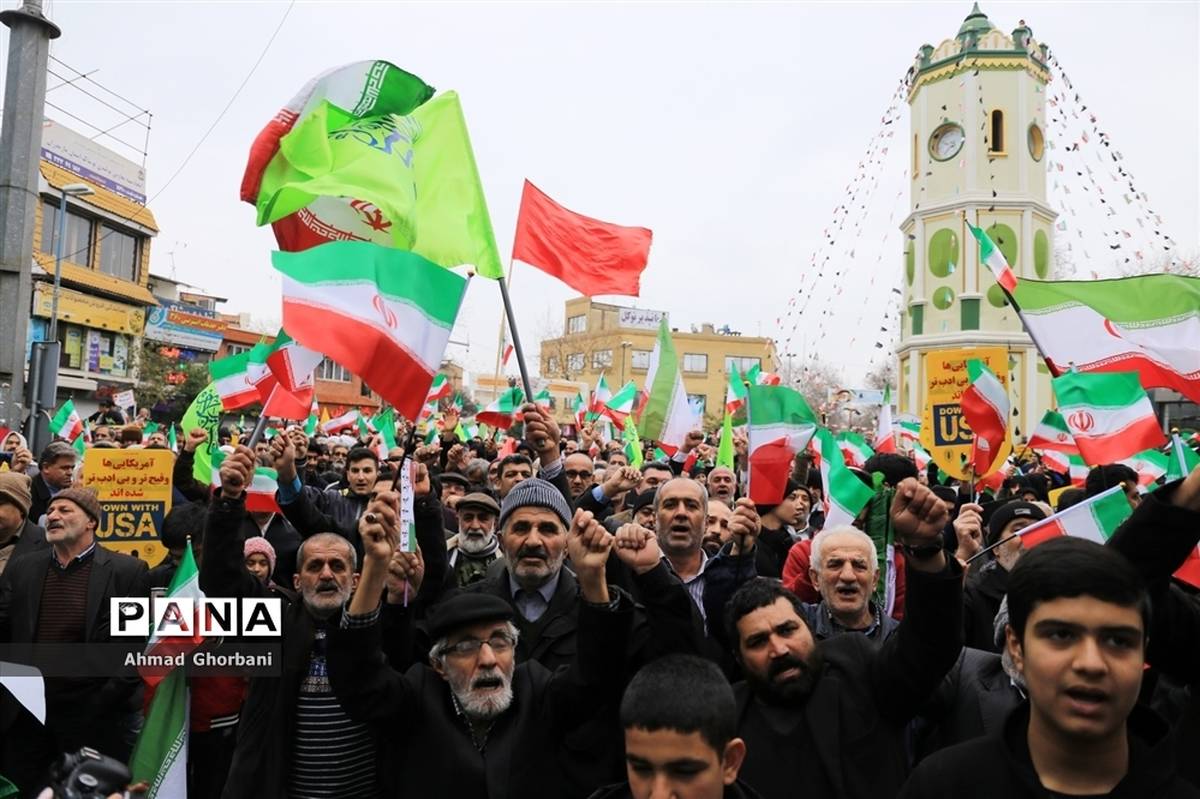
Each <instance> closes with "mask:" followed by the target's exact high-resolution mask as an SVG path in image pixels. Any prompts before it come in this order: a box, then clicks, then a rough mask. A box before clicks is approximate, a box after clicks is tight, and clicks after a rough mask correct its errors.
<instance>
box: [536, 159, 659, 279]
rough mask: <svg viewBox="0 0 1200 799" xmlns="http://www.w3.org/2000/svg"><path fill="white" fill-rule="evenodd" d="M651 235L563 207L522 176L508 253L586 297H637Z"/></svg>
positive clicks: (647, 230) (638, 229)
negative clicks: (519, 196) (510, 251)
mask: <svg viewBox="0 0 1200 799" xmlns="http://www.w3.org/2000/svg"><path fill="white" fill-rule="evenodd" d="M652 235H653V234H652V233H651V232H650V230H649V229H648V228H643V227H623V226H621V225H614V224H611V223H609V222H601V221H600V220H598V219H592V218H591V217H587V216H582V215H580V214H577V213H575V212H574V211H570V210H567V209H566V208H563V207H562V206H561V205H559V204H558V203H556V202H554V200H551V199H550V198H549V197H547V196H546V195H545V194H543V193H542V192H541V190H540V189H538V187H537V186H534V185H533V184H532V183H530V182H529V181H528V180H527V181H525V190H524V191H523V192H521V212H520V215H519V216H518V218H517V234H516V238H515V240H514V241H513V255H512V257H513V259H514V260H517V261H524V262H525V263H527V264H529V265H530V266H534V267H537V268H538V269H540V270H542V271H543V272H545V273H546V274H548V275H553V276H554V277H556V278H558V279H559V280H561V281H562V282H564V283H566V284H567V285H568V286H570V287H571V288H573V289H575V290H576V291H578V292H579V293H581V294H584V295H586V296H588V297H594V296H596V295H597V294H623V295H627V296H631V297H636V296H638V292H639V285H638V284H639V281H640V279H641V274H642V270H643V269H645V268H646V259H647V258H648V257H649V256H650V239H651V236H652Z"/></svg>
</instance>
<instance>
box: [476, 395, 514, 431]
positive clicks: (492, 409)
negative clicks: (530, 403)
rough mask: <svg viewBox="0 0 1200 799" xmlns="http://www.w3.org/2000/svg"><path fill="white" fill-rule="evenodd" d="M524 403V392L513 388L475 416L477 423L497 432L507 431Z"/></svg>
mask: <svg viewBox="0 0 1200 799" xmlns="http://www.w3.org/2000/svg"><path fill="white" fill-rule="evenodd" d="M524 401H525V394H524V392H522V391H521V389H520V387H518V386H513V387H512V388H510V389H509V390H508V391H505V392H504V393H503V394H501V395H500V396H499V397H496V399H494V400H492V401H491V402H490V403H488V406H487V407H486V408H484V409H483V410H481V411H480V412H479V413H477V414H475V421H476V422H478V423H479V424H486V425H489V426H491V427H494V428H496V429H497V430H507V429H508V428H510V427H512V425H513V420H514V419H515V418H516V415H517V411H519V410H520V409H521V403H522V402H524Z"/></svg>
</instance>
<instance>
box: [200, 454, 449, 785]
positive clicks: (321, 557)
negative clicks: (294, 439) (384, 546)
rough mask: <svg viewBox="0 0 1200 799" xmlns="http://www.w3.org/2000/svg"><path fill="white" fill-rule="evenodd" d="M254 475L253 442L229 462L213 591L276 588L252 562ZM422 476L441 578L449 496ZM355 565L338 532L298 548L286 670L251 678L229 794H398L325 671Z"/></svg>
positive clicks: (429, 560)
mask: <svg viewBox="0 0 1200 799" xmlns="http://www.w3.org/2000/svg"><path fill="white" fill-rule="evenodd" d="M277 438H286V437H285V436H278V437H277ZM253 475H254V453H253V452H252V451H251V450H250V449H248V448H247V447H245V446H238V447H237V448H236V449H235V450H234V451H233V452H232V453H231V454H230V455H228V456H227V457H226V458H225V460H224V461H223V462H222V463H221V471H220V478H221V488H220V490H219V491H218V492H217V494H216V495H215V496H214V497H213V501H212V505H211V507H210V509H209V514H208V525H207V529H206V531H205V535H204V546H205V551H204V560H203V562H202V563H201V564H200V588H201V590H203V591H204V592H205V594H206V595H207V596H220V597H269V596H276V595H277V594H275V593H273V592H271V590H270V588H269V587H268V586H266V585H264V584H263V583H262V582H261V581H260V580H258V579H257V578H255V577H254V576H253V575H251V574H250V572H249V571H248V570H247V569H246V567H245V527H244V525H243V521H244V519H245V518H246V504H245V490H246V487H247V486H248V485H249V484H250V481H251V479H252V477H253ZM414 482H415V485H414V493H415V494H416V498H415V501H414V511H415V520H416V537H417V543H418V544H419V545H420V547H421V550H422V552H423V553H424V558H425V574H426V575H427V577H428V579H429V580H430V582H432V583H439V584H440V583H441V582H442V580H443V578H444V575H445V568H446V560H445V557H446V556H445V552H446V547H445V538H444V537H443V535H442V514H441V505H440V504H439V503H438V502H437V500H436V499H435V498H433V497H431V496H429V488H430V487H429V475H428V472H427V471H423V472H421V473H420V474H419V475H418V479H417V480H416V481H414ZM357 571H358V558H357V555H356V553H355V550H354V547H353V546H352V545H351V544H350V542H349V541H348V540H347V539H346V538H345V537H344V536H342V535H340V534H339V533H335V532H318V533H316V534H314V535H310V536H309V537H308V538H306V539H305V540H304V542H303V543H302V544H301V545H300V548H299V549H298V550H297V552H296V575H295V577H294V578H293V579H294V582H293V585H294V586H295V589H296V591H297V592H298V593H299V595H300V596H299V598H298V600H297V601H291V602H289V601H286V600H285V601H284V607H283V620H282V639H281V640H282V653H281V659H282V674H281V675H280V676H277V677H254V678H252V679H251V680H250V687H249V692H248V693H247V696H246V702H245V704H244V706H243V708H242V716H241V722H240V727H239V730H238V742H237V748H236V749H235V751H234V754H233V763H232V765H231V766H230V769H229V778H228V780H227V783H226V787H225V793H224V799H239V798H240V797H246V798H247V799H250V797H259V796H272V797H284V796H286V797H294V796H314V795H316V796H339V797H376V796H391V795H394V782H393V780H394V776H395V775H394V773H393V772H392V770H391V769H390V767H389V764H390V761H389V760H388V758H383V757H380V756H379V755H380V753H381V750H380V749H379V748H378V745H379V730H377V729H375V728H374V727H372V726H370V725H367V724H364V723H362V722H361V721H358V720H355V719H353V718H351V717H350V715H349V714H348V713H347V712H346V709H345V708H344V707H343V705H342V704H341V702H340V701H339V700H338V697H337V696H335V694H334V692H333V689H332V688H331V687H330V683H329V679H328V676H327V664H326V652H327V640H328V636H329V631H330V628H331V627H332V626H336V624H337V623H338V621H339V619H340V614H341V612H342V608H343V607H344V605H345V604H346V602H347V601H348V600H349V599H350V596H351V594H352V593H353V592H354V587H355V585H356V584H357V582H358V574H357Z"/></svg>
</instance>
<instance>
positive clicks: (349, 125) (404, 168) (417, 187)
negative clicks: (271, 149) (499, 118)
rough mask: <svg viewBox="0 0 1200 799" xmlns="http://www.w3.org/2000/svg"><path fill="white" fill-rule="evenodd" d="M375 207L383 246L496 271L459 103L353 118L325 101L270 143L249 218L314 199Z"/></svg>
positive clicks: (265, 219) (281, 212) (494, 274)
mask: <svg viewBox="0 0 1200 799" xmlns="http://www.w3.org/2000/svg"><path fill="white" fill-rule="evenodd" d="M322 196H332V197H352V198H354V199H356V200H360V201H363V202H366V203H370V204H371V205H373V206H375V208H377V209H378V211H379V212H380V213H381V214H382V219H381V220H380V224H381V225H385V224H386V225H387V226H388V230H389V232H390V234H391V240H392V245H393V246H394V247H396V248H397V249H402V250H409V251H411V252H415V253H417V254H418V255H421V256H422V257H424V258H426V259H427V260H430V261H433V262H434V263H436V264H438V265H439V266H445V267H453V266H459V265H462V264H471V265H472V266H474V268H475V271H476V272H478V273H479V274H480V275H483V276H484V277H490V278H496V279H499V278H501V277H503V274H504V270H503V267H502V265H501V261H500V253H499V250H498V249H497V247H496V237H495V235H494V233H493V231H492V221H491V216H490V215H489V214H488V209H487V200H486V199H485V197H484V194H483V186H482V184H481V183H480V180H479V171H478V169H477V168H476V165H475V154H474V151H473V150H472V149H471V140H470V136H469V135H468V134H467V125H466V121H465V120H464V118H463V113H462V106H461V105H460V103H459V99H458V95H457V94H456V93H455V92H444V93H442V94H440V95H438V96H437V97H434V98H433V99H432V100H429V101H428V102H426V103H424V104H423V105H421V106H419V107H417V108H416V109H414V110H413V112H412V113H411V114H408V115H407V116H397V115H393V114H383V115H379V116H369V117H363V118H355V117H354V116H353V115H352V114H351V113H349V112H347V111H345V110H344V109H341V108H339V107H337V106H335V105H333V104H332V103H330V102H328V101H325V102H322V103H320V104H318V105H317V106H316V107H315V108H314V109H313V111H312V113H310V114H309V115H308V116H307V117H305V118H304V119H302V120H300V122H298V123H297V124H296V126H295V127H294V128H293V129H292V131H291V132H290V133H288V134H287V135H286V136H284V137H283V138H282V139H280V142H279V153H278V155H277V156H276V157H275V158H274V159H272V160H271V163H270V164H269V165H268V166H267V168H266V170H265V171H264V173H263V179H262V187H261V189H260V191H259V194H258V202H257V208H258V224H259V225H265V224H267V223H270V222H276V221H278V220H280V219H282V218H284V217H286V216H288V215H289V214H292V213H295V212H297V211H299V210H300V209H302V208H304V207H305V206H307V205H309V204H310V203H311V202H313V201H314V200H315V199H317V198H318V197H322Z"/></svg>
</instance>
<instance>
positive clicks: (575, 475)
mask: <svg viewBox="0 0 1200 799" xmlns="http://www.w3.org/2000/svg"><path fill="white" fill-rule="evenodd" d="M563 474H565V475H566V476H567V479H569V480H582V479H584V478H585V477H591V476H592V473H591V472H576V471H572V470H570V469H567V470H566V471H564V472H563Z"/></svg>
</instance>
